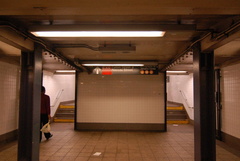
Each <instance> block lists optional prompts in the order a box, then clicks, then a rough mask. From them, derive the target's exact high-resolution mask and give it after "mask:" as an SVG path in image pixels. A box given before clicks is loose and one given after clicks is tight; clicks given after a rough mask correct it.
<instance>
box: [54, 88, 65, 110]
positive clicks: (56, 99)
mask: <svg viewBox="0 0 240 161" xmlns="http://www.w3.org/2000/svg"><path fill="white" fill-rule="evenodd" d="M63 91H64V89H61V90H59V91H58V93H57V95H56V98H55V99H54V102H53V104H52V105H51V107H55V106H56V104H57V102H58V100H59V99H60V97H61V95H62V93H63Z"/></svg>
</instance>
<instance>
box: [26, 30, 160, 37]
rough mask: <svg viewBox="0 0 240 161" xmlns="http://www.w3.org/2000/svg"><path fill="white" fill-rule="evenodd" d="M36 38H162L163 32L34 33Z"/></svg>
mask: <svg viewBox="0 0 240 161" xmlns="http://www.w3.org/2000/svg"><path fill="white" fill-rule="evenodd" d="M31 33H32V34H33V35H35V36H36V37H163V36H164V34H165V31H35V32H31Z"/></svg>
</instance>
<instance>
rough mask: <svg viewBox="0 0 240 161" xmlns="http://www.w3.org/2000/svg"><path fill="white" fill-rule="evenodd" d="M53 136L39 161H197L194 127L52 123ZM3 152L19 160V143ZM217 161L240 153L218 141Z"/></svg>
mask: <svg viewBox="0 0 240 161" xmlns="http://www.w3.org/2000/svg"><path fill="white" fill-rule="evenodd" d="M52 133H53V137H52V138H51V139H49V140H48V141H46V140H45V139H43V140H42V142H41V144H40V161H194V143H193V142H194V137H193V126H192V125H168V132H125V131H124V132H122V131H112V132H111V131H108V132H101V131H95V132H94V131H87V132H80V131H74V130H73V123H52ZM0 150H1V151H0V161H16V160H17V143H16V142H14V143H11V144H9V145H8V146H7V147H5V148H4V149H3V148H1V149H0ZM217 161H240V152H237V151H235V150H234V149H231V148H229V147H227V146H226V145H224V144H222V143H220V142H217Z"/></svg>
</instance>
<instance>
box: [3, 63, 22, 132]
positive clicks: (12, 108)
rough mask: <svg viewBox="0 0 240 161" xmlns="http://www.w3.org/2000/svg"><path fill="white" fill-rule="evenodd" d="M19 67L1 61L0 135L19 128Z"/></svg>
mask: <svg viewBox="0 0 240 161" xmlns="http://www.w3.org/2000/svg"><path fill="white" fill-rule="evenodd" d="M19 78H20V72H19V67H18V66H16V65H12V64H8V63H5V62H1V61H0V98H1V99H0V111H1V112H0V135H2V134H5V133H8V132H11V131H14V130H16V129H17V128H18V110H19V85H20V83H19Z"/></svg>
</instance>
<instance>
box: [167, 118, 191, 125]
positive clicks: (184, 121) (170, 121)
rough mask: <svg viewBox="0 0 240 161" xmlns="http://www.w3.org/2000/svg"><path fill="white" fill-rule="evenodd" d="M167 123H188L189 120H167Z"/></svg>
mask: <svg viewBox="0 0 240 161" xmlns="http://www.w3.org/2000/svg"><path fill="white" fill-rule="evenodd" d="M167 123H168V124H189V120H188V119H185V120H167Z"/></svg>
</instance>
